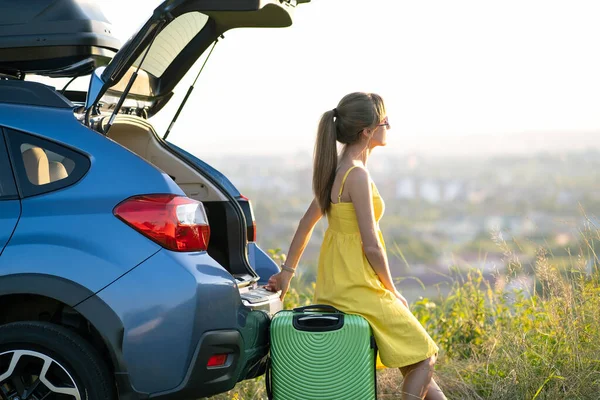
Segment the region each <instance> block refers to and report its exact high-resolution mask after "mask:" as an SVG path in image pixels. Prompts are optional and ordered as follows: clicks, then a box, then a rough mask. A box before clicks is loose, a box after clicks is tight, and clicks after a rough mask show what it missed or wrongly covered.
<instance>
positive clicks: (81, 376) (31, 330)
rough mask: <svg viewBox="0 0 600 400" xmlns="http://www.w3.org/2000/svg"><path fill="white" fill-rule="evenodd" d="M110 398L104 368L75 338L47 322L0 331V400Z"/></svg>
mask: <svg viewBox="0 0 600 400" xmlns="http://www.w3.org/2000/svg"><path fill="white" fill-rule="evenodd" d="M113 398H114V395H113V385H112V381H111V378H110V374H109V372H108V369H107V367H106V365H105V364H104V362H103V361H102V360H101V359H100V357H99V356H98V353H97V352H96V350H95V349H94V348H93V347H92V346H91V345H90V344H88V343H87V342H86V341H85V340H83V339H82V338H81V337H79V336H78V335H77V334H75V333H73V332H71V331H70V330H68V329H66V328H64V327H61V326H58V325H54V324H50V323H47V322H14V323H10V324H6V325H3V326H0V399H1V400H42V399H44V400H55V399H56V400H67V399H75V400H100V399H102V400H106V399H113Z"/></svg>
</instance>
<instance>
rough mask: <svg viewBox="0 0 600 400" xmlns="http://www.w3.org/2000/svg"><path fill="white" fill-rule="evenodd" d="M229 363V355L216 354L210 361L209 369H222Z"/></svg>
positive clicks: (207, 364) (208, 363)
mask: <svg viewBox="0 0 600 400" xmlns="http://www.w3.org/2000/svg"><path fill="white" fill-rule="evenodd" d="M226 362H227V354H215V355H214V356H211V357H210V358H209V359H208V362H207V363H206V366H207V367H221V366H223V365H225V363H226Z"/></svg>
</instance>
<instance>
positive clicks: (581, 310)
mask: <svg viewBox="0 0 600 400" xmlns="http://www.w3.org/2000/svg"><path fill="white" fill-rule="evenodd" d="M599 242H600V231H598V230H597V229H588V230H587V231H585V232H581V240H580V243H581V245H580V246H579V248H578V249H576V251H575V252H574V253H569V254H572V255H569V256H568V257H566V258H565V256H563V255H561V256H560V257H557V258H556V259H554V258H553V256H552V254H551V253H549V252H548V250H546V249H544V248H542V247H540V248H538V249H537V253H536V257H535V259H534V261H533V262H532V263H531V265H530V266H528V268H523V266H522V265H521V263H520V261H519V260H518V257H517V256H516V255H515V254H514V252H513V251H512V249H511V246H507V245H506V243H504V242H503V241H502V240H497V241H496V244H497V245H498V246H499V247H500V248H501V250H502V251H503V253H504V256H505V259H506V262H507V274H506V276H505V279H503V280H498V281H497V282H504V283H507V282H510V281H511V280H512V279H517V277H518V276H522V274H523V273H529V274H530V276H531V277H532V278H533V279H534V285H533V289H531V290H521V291H512V292H508V291H506V290H505V289H504V288H505V286H504V285H503V284H500V283H498V284H496V286H492V284H491V283H490V282H487V281H485V280H484V279H483V276H482V274H481V272H480V271H477V270H471V271H467V272H461V271H459V270H456V271H455V279H454V283H453V285H452V287H451V290H450V292H449V294H448V295H447V296H444V297H441V298H439V299H427V298H422V299H420V300H418V301H416V302H415V303H414V304H412V305H411V309H412V311H413V313H414V314H415V316H416V317H417V318H418V319H419V321H420V322H421V323H422V324H423V325H424V326H425V328H426V330H427V331H428V332H429V333H430V334H431V336H432V337H433V338H434V340H435V341H436V342H437V343H438V345H439V346H440V349H441V353H440V357H439V360H438V363H437V365H436V374H435V377H436V380H437V382H438V384H439V385H440V386H441V387H442V389H443V390H444V392H445V393H446V395H447V396H448V398H450V399H462V400H471V399H473V400H474V399H490V400H495V399H527V400H542V399H590V400H591V399H598V398H599V397H600V394H599V393H600V271H599V265H600V262H599V258H598V256H599V255H598V254H596V249H597V247H598V246H597V244H598V243H599ZM273 254H274V255H275V256H279V257H282V255H279V253H278V252H276V253H273ZM527 271H529V272H527ZM313 291H314V284H313V283H310V282H305V281H303V280H302V279H297V280H295V281H294V283H293V286H292V288H291V290H290V292H289V295H288V297H286V300H285V306H286V308H291V307H293V306H296V305H305V304H309V303H310V302H311V299H312V293H313ZM401 379H402V378H401V375H400V374H399V372H398V370H391V369H388V370H384V371H380V372H379V373H378V388H379V394H380V396H379V397H380V399H393V398H399V397H400V395H399V391H400V387H401ZM212 399H214V400H217V399H218V400H221V399H222V400H224V399H244V400H246V399H266V394H265V391H264V380H263V379H262V378H259V379H255V380H251V381H245V382H242V383H240V384H238V385H237V386H236V388H235V389H234V390H232V391H230V392H228V393H226V394H222V395H219V396H216V397H213V398H212Z"/></svg>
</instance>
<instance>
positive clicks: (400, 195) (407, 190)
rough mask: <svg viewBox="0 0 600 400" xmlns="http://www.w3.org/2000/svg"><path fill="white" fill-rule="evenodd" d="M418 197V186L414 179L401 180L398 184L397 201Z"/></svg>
mask: <svg viewBox="0 0 600 400" xmlns="http://www.w3.org/2000/svg"><path fill="white" fill-rule="evenodd" d="M416 197H417V185H416V182H415V179H414V178H412V177H405V178H401V179H399V180H398V181H397V182H396V198H397V199H414V198H416Z"/></svg>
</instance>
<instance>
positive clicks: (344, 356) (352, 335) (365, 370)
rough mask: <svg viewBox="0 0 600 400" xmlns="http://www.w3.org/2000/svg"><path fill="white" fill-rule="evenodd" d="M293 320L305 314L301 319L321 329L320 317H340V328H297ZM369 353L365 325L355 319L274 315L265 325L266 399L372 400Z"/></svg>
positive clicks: (370, 344)
mask: <svg viewBox="0 0 600 400" xmlns="http://www.w3.org/2000/svg"><path fill="white" fill-rule="evenodd" d="M309 307H311V308H314V307H315V306H309ZM296 310H300V311H296ZM295 316H296V319H297V320H298V318H303V316H308V317H309V319H307V321H310V322H311V323H313V324H314V325H317V326H318V325H322V323H320V320H323V318H335V317H336V316H342V318H343V325H342V326H341V327H339V328H338V329H335V330H323V331H305V330H299V329H297V328H296V327H295V326H294V321H293V320H294V317H295ZM323 321H325V322H327V319H324V320H323ZM331 321H333V320H331ZM315 322H316V324H315ZM317 329H319V328H318V327H317ZM321 329H327V327H325V328H321ZM375 355H376V346H375V342H374V340H373V337H372V332H371V327H370V326H369V323H368V322H367V321H366V320H365V319H364V318H362V317H361V316H358V315H350V314H342V313H339V314H336V313H332V312H315V311H302V309H295V310H294V311H291V310H290V311H287V310H286V311H280V312H278V313H277V314H276V315H275V316H274V317H273V320H272V322H271V371H270V373H271V377H270V380H271V390H272V397H273V399H274V400H338V399H340V400H341V399H343V400H353V399H356V400H371V399H373V400H375V399H376V398H377V393H376V392H377V390H376V377H375Z"/></svg>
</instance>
